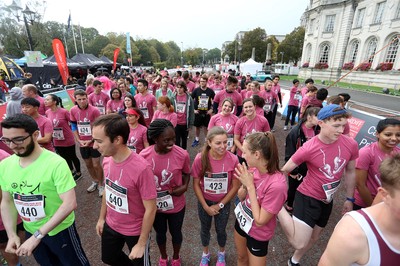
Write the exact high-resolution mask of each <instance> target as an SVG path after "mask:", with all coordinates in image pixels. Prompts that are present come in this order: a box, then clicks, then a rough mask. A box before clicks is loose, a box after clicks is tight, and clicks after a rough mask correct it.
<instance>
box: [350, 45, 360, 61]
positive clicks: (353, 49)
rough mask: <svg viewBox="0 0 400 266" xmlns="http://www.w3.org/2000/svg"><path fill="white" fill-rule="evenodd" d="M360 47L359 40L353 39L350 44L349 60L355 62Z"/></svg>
mask: <svg viewBox="0 0 400 266" xmlns="http://www.w3.org/2000/svg"><path fill="white" fill-rule="evenodd" d="M359 47H360V42H359V41H354V42H352V43H351V46H350V62H352V63H355V62H356V59H357V54H358V49H359Z"/></svg>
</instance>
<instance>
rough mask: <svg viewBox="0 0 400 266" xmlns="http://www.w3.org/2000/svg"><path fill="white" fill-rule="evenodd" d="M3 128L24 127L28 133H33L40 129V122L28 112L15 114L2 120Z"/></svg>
mask: <svg viewBox="0 0 400 266" xmlns="http://www.w3.org/2000/svg"><path fill="white" fill-rule="evenodd" d="M1 127H2V128H7V129H9V128H22V129H24V130H25V131H26V132H27V133H28V134H30V135H32V134H33V133H34V132H35V131H36V130H39V127H38V124H37V123H36V121H35V119H33V118H32V117H31V116H29V115H26V114H15V115H12V116H10V117H7V118H6V119H4V120H3V122H1Z"/></svg>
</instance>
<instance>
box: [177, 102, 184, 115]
mask: <svg viewBox="0 0 400 266" xmlns="http://www.w3.org/2000/svg"><path fill="white" fill-rule="evenodd" d="M185 107H186V103H185V102H177V103H176V112H177V113H180V114H184V113H185Z"/></svg>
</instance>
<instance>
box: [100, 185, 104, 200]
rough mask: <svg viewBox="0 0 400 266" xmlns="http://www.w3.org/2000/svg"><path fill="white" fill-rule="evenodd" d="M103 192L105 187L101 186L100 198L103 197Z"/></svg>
mask: <svg viewBox="0 0 400 266" xmlns="http://www.w3.org/2000/svg"><path fill="white" fill-rule="evenodd" d="M103 192H104V187H103V186H99V197H100V198H101V197H103Z"/></svg>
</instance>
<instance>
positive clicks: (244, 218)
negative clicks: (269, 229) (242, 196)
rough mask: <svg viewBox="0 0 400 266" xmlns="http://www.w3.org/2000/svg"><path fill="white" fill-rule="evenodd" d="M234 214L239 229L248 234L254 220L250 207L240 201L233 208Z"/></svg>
mask: <svg viewBox="0 0 400 266" xmlns="http://www.w3.org/2000/svg"><path fill="white" fill-rule="evenodd" d="M235 216H236V220H237V221H238V223H239V226H240V229H242V230H243V231H244V232H245V233H246V234H249V231H250V229H251V226H252V225H253V221H254V219H253V213H252V211H251V209H249V208H248V207H247V206H246V205H244V204H243V202H240V203H239V204H238V205H237V206H236V208H235Z"/></svg>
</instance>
